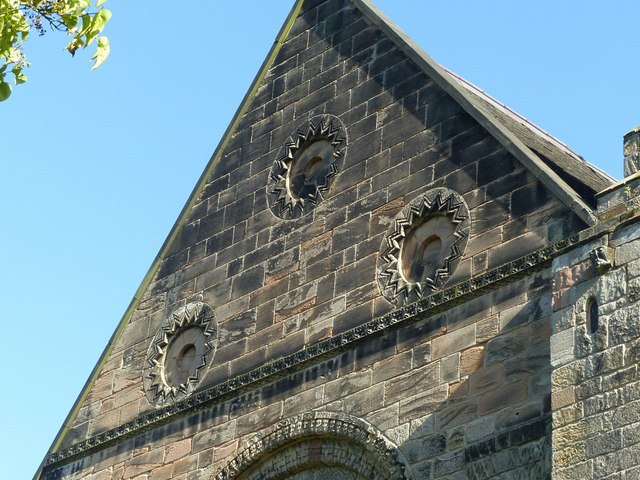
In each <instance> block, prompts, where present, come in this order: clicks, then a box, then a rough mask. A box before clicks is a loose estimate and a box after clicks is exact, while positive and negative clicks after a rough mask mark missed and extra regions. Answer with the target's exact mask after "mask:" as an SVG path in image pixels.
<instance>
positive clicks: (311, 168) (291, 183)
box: [267, 115, 347, 219]
mask: <svg viewBox="0 0 640 480" xmlns="http://www.w3.org/2000/svg"><path fill="white" fill-rule="evenodd" d="M346 147H347V134H346V130H345V128H344V125H343V124H342V122H341V121H340V119H339V118H338V117H335V116H333V115H319V116H316V117H313V118H312V119H310V120H309V121H307V122H305V123H303V124H302V125H300V126H299V127H298V129H297V130H296V132H295V133H294V134H293V135H292V136H290V137H289V138H288V139H287V140H286V142H285V144H284V145H283V146H282V147H281V148H280V151H279V152H278V156H277V158H276V160H275V162H274V164H273V167H272V168H271V173H270V175H269V184H268V187H267V195H268V197H269V198H268V201H269V206H270V208H271V211H272V212H273V213H274V214H275V215H277V216H278V217H280V218H284V219H293V218H298V217H301V216H302V215H305V214H307V213H308V212H310V211H311V210H312V209H313V208H315V206H316V205H318V204H319V203H320V202H321V201H322V200H323V198H324V195H326V193H327V191H328V190H329V187H330V186H331V183H332V181H333V179H334V177H335V176H336V174H337V173H338V172H339V170H340V168H341V164H342V161H343V159H344V156H345V154H346Z"/></svg>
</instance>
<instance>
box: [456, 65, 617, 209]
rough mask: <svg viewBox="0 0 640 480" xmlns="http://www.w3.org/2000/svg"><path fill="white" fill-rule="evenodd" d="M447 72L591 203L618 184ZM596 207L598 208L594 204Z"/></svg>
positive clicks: (538, 128) (542, 131) (545, 134)
mask: <svg viewBox="0 0 640 480" xmlns="http://www.w3.org/2000/svg"><path fill="white" fill-rule="evenodd" d="M445 70H446V72H447V73H448V74H449V75H450V76H451V77H452V79H453V81H456V82H458V83H459V84H460V85H461V86H462V87H464V88H465V89H466V90H467V92H468V93H469V95H471V96H472V97H474V98H475V99H476V100H477V102H478V103H479V104H480V105H481V106H482V108H484V109H486V111H487V112H488V113H489V114H490V115H492V116H493V117H494V118H495V119H496V120H497V121H499V122H501V123H502V124H503V125H504V126H506V127H507V128H508V129H509V130H511V131H512V132H513V133H514V134H515V135H516V136H517V137H518V138H519V139H520V140H521V141H522V142H523V143H524V144H525V145H527V146H528V147H529V148H531V149H532V150H533V151H534V152H535V153H536V154H537V155H538V156H540V158H541V159H542V160H543V161H544V162H545V163H546V164H547V165H549V166H550V167H551V168H552V169H553V170H554V171H555V172H556V173H557V174H558V175H559V176H560V177H561V178H562V179H563V180H565V181H566V182H567V183H568V184H569V185H570V186H571V187H573V188H574V190H576V191H577V192H578V193H580V194H582V195H583V196H585V197H589V198H588V199H589V200H590V203H591V200H592V197H593V195H594V194H595V193H597V192H599V191H601V190H603V189H605V188H607V187H608V186H610V185H611V184H612V183H613V182H615V179H613V178H612V177H611V176H609V175H608V174H606V173H605V172H603V171H602V170H600V169H599V168H598V167H596V166H595V165H592V164H590V163H589V162H587V161H586V160H585V159H584V158H583V157H581V156H580V155H578V154H577V153H576V152H574V151H573V150H571V149H570V148H569V147H567V146H566V145H565V144H564V143H562V142H561V141H559V140H558V139H556V138H555V137H553V136H551V135H550V134H548V133H547V132H545V131H544V130H543V129H541V128H540V127H538V126H537V125H535V124H533V123H531V122H530V121H529V120H527V119H526V118H524V117H523V116H522V115H520V114H518V113H516V112H514V111H513V110H511V109H510V108H509V107H507V106H506V105H504V104H503V103H501V102H499V101H498V100H496V99H495V98H493V97H492V96H490V95H489V94H487V93H486V92H484V91H483V90H481V89H480V88H478V87H476V86H475V85H473V84H472V83H470V82H468V81H467V80H465V79H464V78H462V77H460V76H459V75H456V74H455V73H453V72H451V71H450V70H447V69H445ZM593 205H595V201H594V203H593Z"/></svg>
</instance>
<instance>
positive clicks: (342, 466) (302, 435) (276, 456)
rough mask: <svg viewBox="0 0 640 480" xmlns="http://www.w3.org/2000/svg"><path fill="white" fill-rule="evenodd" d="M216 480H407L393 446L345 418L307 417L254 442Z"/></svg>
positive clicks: (283, 423)
mask: <svg viewBox="0 0 640 480" xmlns="http://www.w3.org/2000/svg"><path fill="white" fill-rule="evenodd" d="M214 478H215V479H216V480H285V479H286V480H364V479H367V480H383V479H388V480H411V479H413V476H412V475H411V474H410V469H409V467H408V464H407V462H406V460H405V459H404V457H403V456H402V455H401V453H400V452H399V451H398V449H397V448H396V446H395V445H394V444H393V443H392V442H391V441H390V440H388V439H387V438H386V437H385V436H384V435H383V434H382V433H381V432H380V431H379V430H378V429H376V428H375V427H373V426H372V425H370V424H369V423H367V422H365V421H363V420H361V419H359V418H356V417H352V416H350V415H345V414H340V413H332V412H311V413H305V414H302V415H299V416H296V417H292V418H289V419H286V420H282V421H280V422H278V424H276V425H275V426H273V427H271V428H269V429H267V430H266V431H265V432H264V433H262V434H259V435H258V436H256V437H255V438H254V439H253V440H252V441H251V442H249V444H248V445H247V446H246V447H245V448H244V449H242V450H241V451H240V452H239V453H238V454H237V455H236V457H235V458H233V459H232V460H231V461H230V462H229V463H228V464H227V465H226V466H225V467H224V468H223V469H222V470H221V471H220V472H219V473H218V474H217V475H216V476H215V477H214Z"/></svg>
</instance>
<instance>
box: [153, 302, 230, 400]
mask: <svg viewBox="0 0 640 480" xmlns="http://www.w3.org/2000/svg"><path fill="white" fill-rule="evenodd" d="M217 344H218V325H217V322H216V319H215V317H214V315H213V310H211V307H209V306H208V305H207V304H205V303H202V302H194V303H189V304H187V305H185V306H183V307H181V308H179V309H177V310H176V311H175V312H173V314H171V315H170V316H169V318H167V319H166V320H165V321H164V322H163V323H162V326H161V327H160V328H159V329H158V331H157V332H156V334H155V336H154V337H153V340H152V341H151V345H150V346H149V350H148V351H147V358H146V362H145V370H144V377H143V383H144V387H145V391H146V394H147V398H148V400H149V402H151V403H152V404H154V405H156V406H158V407H161V406H164V405H168V404H171V403H174V402H176V401H178V400H181V399H183V398H185V397H187V396H188V395H190V394H191V392H192V391H193V390H194V389H195V388H196V387H197V386H198V384H199V383H200V381H201V380H202V378H203V376H204V374H205V372H206V371H207V369H208V368H209V365H210V364H211V360H212V358H213V355H214V353H215V350H216V347H217Z"/></svg>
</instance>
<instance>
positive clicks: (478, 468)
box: [45, 0, 581, 480]
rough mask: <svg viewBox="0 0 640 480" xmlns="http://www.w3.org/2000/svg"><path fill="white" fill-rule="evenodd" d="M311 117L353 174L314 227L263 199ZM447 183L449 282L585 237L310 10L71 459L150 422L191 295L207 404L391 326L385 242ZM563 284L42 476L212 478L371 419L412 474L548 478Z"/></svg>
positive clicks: (366, 39) (534, 278)
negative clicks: (311, 414)
mask: <svg viewBox="0 0 640 480" xmlns="http://www.w3.org/2000/svg"><path fill="white" fill-rule="evenodd" d="M320 114H331V115H336V116H338V117H339V118H340V119H341V121H342V122H343V123H344V125H345V128H346V131H347V134H348V147H347V152H346V155H345V158H344V162H343V164H342V169H341V171H340V172H339V173H338V175H337V176H336V177H335V180H334V183H333V184H332V186H331V189H330V191H329V192H328V194H327V195H326V198H325V199H324V201H323V202H322V203H320V204H319V205H318V206H317V207H316V208H315V209H314V210H313V211H312V212H311V213H310V214H308V215H305V216H303V217H301V218H299V219H296V220H283V219H281V218H278V217H277V216H276V215H274V213H273V212H272V211H271V210H270V208H269V206H268V197H267V191H266V185H267V181H268V175H269V171H270V169H271V167H272V164H273V162H274V160H275V159H276V157H277V154H278V151H279V150H280V149H281V147H282V145H283V144H284V142H285V141H286V139H287V137H288V136H290V135H292V134H294V132H295V130H296V128H297V127H298V126H299V125H301V124H302V123H304V122H305V121H307V120H309V118H311V117H313V116H315V115H320ZM441 186H446V187H447V188H450V189H452V190H455V191H457V192H458V193H459V194H461V195H462V196H463V198H464V199H465V201H466V203H467V205H468V208H469V211H470V217H471V218H470V220H471V227H470V238H469V243H468V246H467V249H466V251H465V252H464V255H463V257H462V259H461V261H460V264H459V266H458V268H457V270H456V271H455V272H454V273H453V276H452V278H451V279H450V281H449V283H448V285H453V284H455V283H457V282H462V281H465V280H469V279H470V278H472V277H478V276H480V275H482V274H486V273H487V272H488V271H490V270H491V269H494V268H496V267H499V266H501V265H503V264H505V263H508V262H510V261H512V260H514V259H516V258H519V257H521V256H523V255H524V254H526V253H529V252H532V251H534V250H537V249H539V248H542V247H544V246H546V245H549V244H550V243H554V242H557V241H559V240H562V239H564V238H565V237H567V236H569V235H571V234H572V233H575V232H576V231H577V230H578V229H579V228H581V224H580V222H579V221H577V220H576V219H575V217H574V216H573V215H572V214H571V213H569V210H568V209H567V208H566V207H565V206H563V205H562V204H561V203H560V202H558V201H557V200H556V199H554V198H553V197H552V195H551V194H550V193H549V192H548V191H547V190H546V189H545V188H544V187H543V186H542V185H541V183H540V182H539V181H537V180H536V178H535V177H534V176H533V175H532V174H531V173H529V172H527V171H526V170H525V169H524V168H523V167H522V166H521V165H520V164H519V163H518V162H517V160H515V159H514V158H513V157H512V156H511V155H510V154H509V153H508V152H507V151H506V150H505V149H504V148H503V147H502V146H501V145H500V144H499V143H498V142H497V141H496V140H495V139H493V138H492V137H491V136H489V134H488V133H487V132H486V131H485V130H484V129H483V128H482V127H481V126H479V125H478V124H477V123H476V122H475V121H474V120H473V119H472V118H471V117H470V116H469V115H468V114H466V113H465V112H463V111H462V109H461V107H460V106H459V105H458V104H456V103H455V102H454V101H453V100H452V99H451V98H450V97H449V96H448V95H447V94H445V92H444V91H443V90H441V89H440V88H439V87H438V86H437V85H436V84H435V83H434V82H433V81H432V80H431V79H429V78H428V77H427V76H426V75H425V74H424V73H423V72H421V71H420V70H419V69H418V68H417V67H416V66H415V65H414V64H413V63H412V62H411V61H410V60H409V59H407V58H406V57H405V56H404V54H403V53H402V52H401V51H400V50H399V49H398V48H397V47H395V46H394V45H393V43H392V42H391V41H390V40H389V39H387V38H384V37H383V35H382V34H381V33H380V31H379V30H378V29H377V28H375V27H374V26H372V25H370V24H369V23H368V22H367V20H366V19H365V18H364V17H363V16H362V15H361V14H360V13H358V12H357V11H355V10H354V8H353V6H352V5H351V4H350V3H348V2H338V1H333V0H329V1H326V2H308V3H307V4H306V6H305V7H303V12H302V14H301V16H300V17H299V18H298V19H297V20H296V22H295V23H294V25H293V27H292V29H291V31H290V33H289V36H288V38H287V40H286V42H285V43H284V45H283V46H282V48H281V50H280V52H279V53H278V56H277V57H276V60H275V61H274V63H273V65H272V67H271V68H270V69H269V71H268V72H267V75H266V77H265V78H264V80H263V82H262V84H261V85H260V86H259V88H258V90H257V93H256V96H255V97H254V98H253V100H252V103H251V105H250V107H249V108H248V110H247V112H246V113H245V115H244V117H243V118H242V119H241V121H240V124H239V127H238V129H237V131H236V133H235V135H234V136H233V138H231V140H230V142H229V143H228V144H227V145H226V146H225V149H224V152H223V154H222V157H221V160H220V163H219V164H218V165H217V166H216V167H215V169H214V170H213V172H212V176H211V178H210V181H209V182H208V184H207V185H206V187H205V188H204V190H203V192H202V194H201V195H200V198H199V200H198V202H197V203H196V205H195V206H194V208H193V209H192V210H191V212H190V213H189V217H188V219H187V221H186V222H185V223H184V225H183V226H182V230H181V236H180V238H179V239H178V240H177V241H176V243H175V244H174V247H173V254H172V255H171V256H169V257H168V258H166V259H165V261H164V262H163V264H162V265H161V267H160V269H159V270H158V272H157V274H156V276H155V278H154V280H153V281H152V283H151V285H150V287H149V289H148V290H147V291H146V292H145V293H144V296H143V299H142V302H141V304H140V306H139V308H138V309H137V311H136V312H135V313H134V315H133V317H132V319H131V321H130V323H129V324H128V325H127V326H126V329H125V331H124V334H123V335H122V336H121V337H120V338H119V340H118V342H117V344H116V345H115V347H114V349H113V351H112V353H111V356H110V358H109V359H108V360H107V362H106V364H105V366H104V368H103V370H102V372H101V374H100V376H99V378H98V381H97V383H96V384H95V385H94V387H93V389H92V390H91V392H90V393H89V395H88V397H87V398H86V400H85V402H84V404H83V406H82V408H81V410H80V413H79V415H78V417H77V418H76V421H75V424H74V425H73V427H72V429H71V431H70V433H69V434H68V435H67V436H66V437H65V441H64V444H63V445H62V448H66V447H69V446H71V445H73V444H75V443H76V442H78V441H83V440H85V439H87V438H92V437H94V436H96V435H99V434H101V433H102V432H105V431H106V430H108V429H112V428H114V427H116V426H118V425H122V424H124V423H126V422H131V421H135V420H136V419H139V418H142V417H144V416H145V415H152V414H153V413H154V412H155V411H156V408H155V407H154V406H153V405H151V404H150V403H149V401H148V400H147V398H146V396H145V392H144V390H143V388H142V372H143V368H144V362H145V357H146V354H147V350H148V348H149V344H150V342H151V339H152V337H153V336H154V334H155V332H156V331H157V330H158V328H160V325H161V324H162V322H163V321H164V319H165V318H167V317H168V316H169V315H170V314H171V312H173V311H175V310H176V309H177V308H178V307H180V306H182V305H184V304H185V303H187V302H191V301H194V300H200V301H204V302H206V303H207V304H208V305H210V306H211V307H212V309H213V311H214V313H215V316H216V319H217V322H218V335H219V344H218V348H217V351H216V352H215V356H214V358H213V365H212V367H211V368H210V369H209V370H208V372H207V374H206V376H205V377H204V378H203V379H202V382H201V384H200V385H199V387H198V388H199V389H200V390H205V389H207V388H210V387H213V386H216V385H219V384H221V383H223V382H227V381H232V380H233V379H234V378H237V377H238V376H239V375H242V374H245V373H247V372H251V371H254V369H256V368H258V367H261V366H262V365H264V364H265V363H268V362H270V361H273V360H276V359H279V358H282V357H285V356H287V355H290V354H293V353H296V352H298V351H300V350H301V349H303V348H307V347H310V346H313V345H315V344H317V343H318V342H321V341H323V340H326V339H328V338H332V337H335V336H337V335H341V334H343V333H345V332H348V331H350V330H351V329H354V328H357V327H360V326H362V325H365V324H366V323H367V322H370V321H371V320H373V319H377V318H381V317H382V316H383V315H385V314H388V313H390V312H392V311H394V308H395V307H394V306H393V305H392V304H391V303H390V302H389V301H388V300H387V299H385V298H384V297H383V296H382V294H381V292H380V290H379V287H378V284H377V279H376V262H377V259H378V256H379V253H380V248H381V244H382V242H383V239H384V237H385V235H387V233H388V230H389V228H390V226H391V225H392V224H393V220H394V218H395V216H396V215H397V214H398V213H399V212H400V211H401V209H402V207H403V206H404V205H406V204H407V203H408V202H410V201H411V200H413V199H414V198H416V197H418V196H419V195H421V194H423V193H424V192H426V191H427V190H429V189H431V188H435V187H441ZM552 278H553V276H552V274H551V272H550V270H549V268H548V267H545V266H544V265H543V266H542V267H541V268H540V269H539V270H538V271H535V272H533V271H531V272H527V275H526V276H525V277H524V278H520V279H510V280H509V281H508V282H504V283H503V284H500V285H498V284H496V285H495V286H494V287H492V289H490V290H487V291H486V292H483V293H482V294H479V295H475V296H467V297H464V298H462V297H461V300H460V302H459V303H460V304H459V305H457V306H454V305H449V306H447V307H446V308H442V309H440V310H439V311H437V312H436V311H434V312H432V313H429V314H425V315H422V316H420V315H415V317H414V318H412V319H411V320H410V321H407V322H405V323H404V324H403V325H402V326H401V327H399V328H392V329H388V330H385V331H383V332H380V333H378V334H376V335H371V336H369V337H367V338H366V339H364V340H362V341H361V342H359V343H357V344H354V345H353V347H351V346H350V347H349V348H346V349H343V351H332V352H331V354H330V355H328V356H327V357H326V358H322V359H321V360H319V361H317V362H314V363H313V364H309V365H304V366H303V367H300V368H296V369H291V370H286V371H284V372H283V373H282V374H281V375H280V377H279V378H271V379H269V381H268V382H265V383H264V384H263V385H260V386H259V387H253V388H247V389H244V390H242V391H238V392H234V393H233V394H229V395H227V396H224V397H221V399H220V400H219V401H218V402H217V403H213V404H210V405H208V406H207V408H205V409H200V410H198V411H187V412H186V413H183V414H180V415H177V416H176V417H171V418H168V419H167V420H166V421H165V422H158V424H155V425H154V427H153V428H152V429H149V430H147V431H146V432H144V433H141V434H139V435H136V436H132V437H131V438H127V439H126V440H123V441H121V442H118V443H116V444H114V445H112V446H109V447H107V448H104V449H100V450H98V451H94V452H91V453H88V454H87V455H85V456H82V457H79V458H74V460H73V461H72V462H70V463H68V464H66V465H64V466H62V467H60V468H58V469H55V470H52V471H49V472H47V473H46V475H45V478H52V479H53V478H65V479H71V478H91V479H101V478H114V479H137V480H142V479H154V480H155V479H160V480H162V479H163V478H175V479H195V478H211V477H212V476H213V475H214V474H215V473H216V472H218V471H219V470H220V469H221V468H223V467H224V465H226V464H227V463H228V462H229V461H230V459H232V458H233V457H234V456H235V455H237V454H238V452H239V451H240V450H241V448H242V447H243V446H244V445H246V444H247V442H248V441H249V440H250V439H251V438H253V437H254V436H255V435H256V434H258V433H260V432H261V431H263V430H264V429H267V428H268V427H270V426H272V425H274V424H276V423H277V422H278V421H279V420H281V419H283V418H289V417H291V416H294V415H297V414H300V413H303V412H308V411H330V412H341V413H345V414H349V415H352V416H355V417H357V418H361V419H364V420H366V421H367V422H368V423H369V424H371V425H372V426H373V427H375V428H376V429H377V430H379V431H380V432H382V433H383V434H384V435H385V436H386V437H387V438H388V439H390V440H391V441H392V442H394V443H395V444H396V445H397V446H398V447H399V451H400V452H401V453H402V455H403V456H404V457H405V458H406V460H407V462H408V463H409V464H410V465H411V466H412V468H413V469H414V471H415V474H416V476H417V478H429V479H431V478H433V479H436V478H437V479H456V478H473V479H489V478H500V479H508V478H517V479H526V478H531V479H534V478H535V479H537V478H544V476H545V475H548V474H549V473H550V469H551V461H550V458H551V450H550V448H551V446H550V437H551V433H550V408H551V378H552V376H551V363H550V344H549V338H550V336H551V321H550V318H551V314H552V302H555V303H553V305H556V304H557V302H558V301H559V300H557V299H555V298H554V297H553V292H552ZM554 315H557V313H556V314H554ZM554 318H555V317H554ZM552 346H553V344H552ZM554 366H556V364H554ZM557 366H559V365H557ZM554 388H555V387H554ZM554 398H555V397H554Z"/></svg>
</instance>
